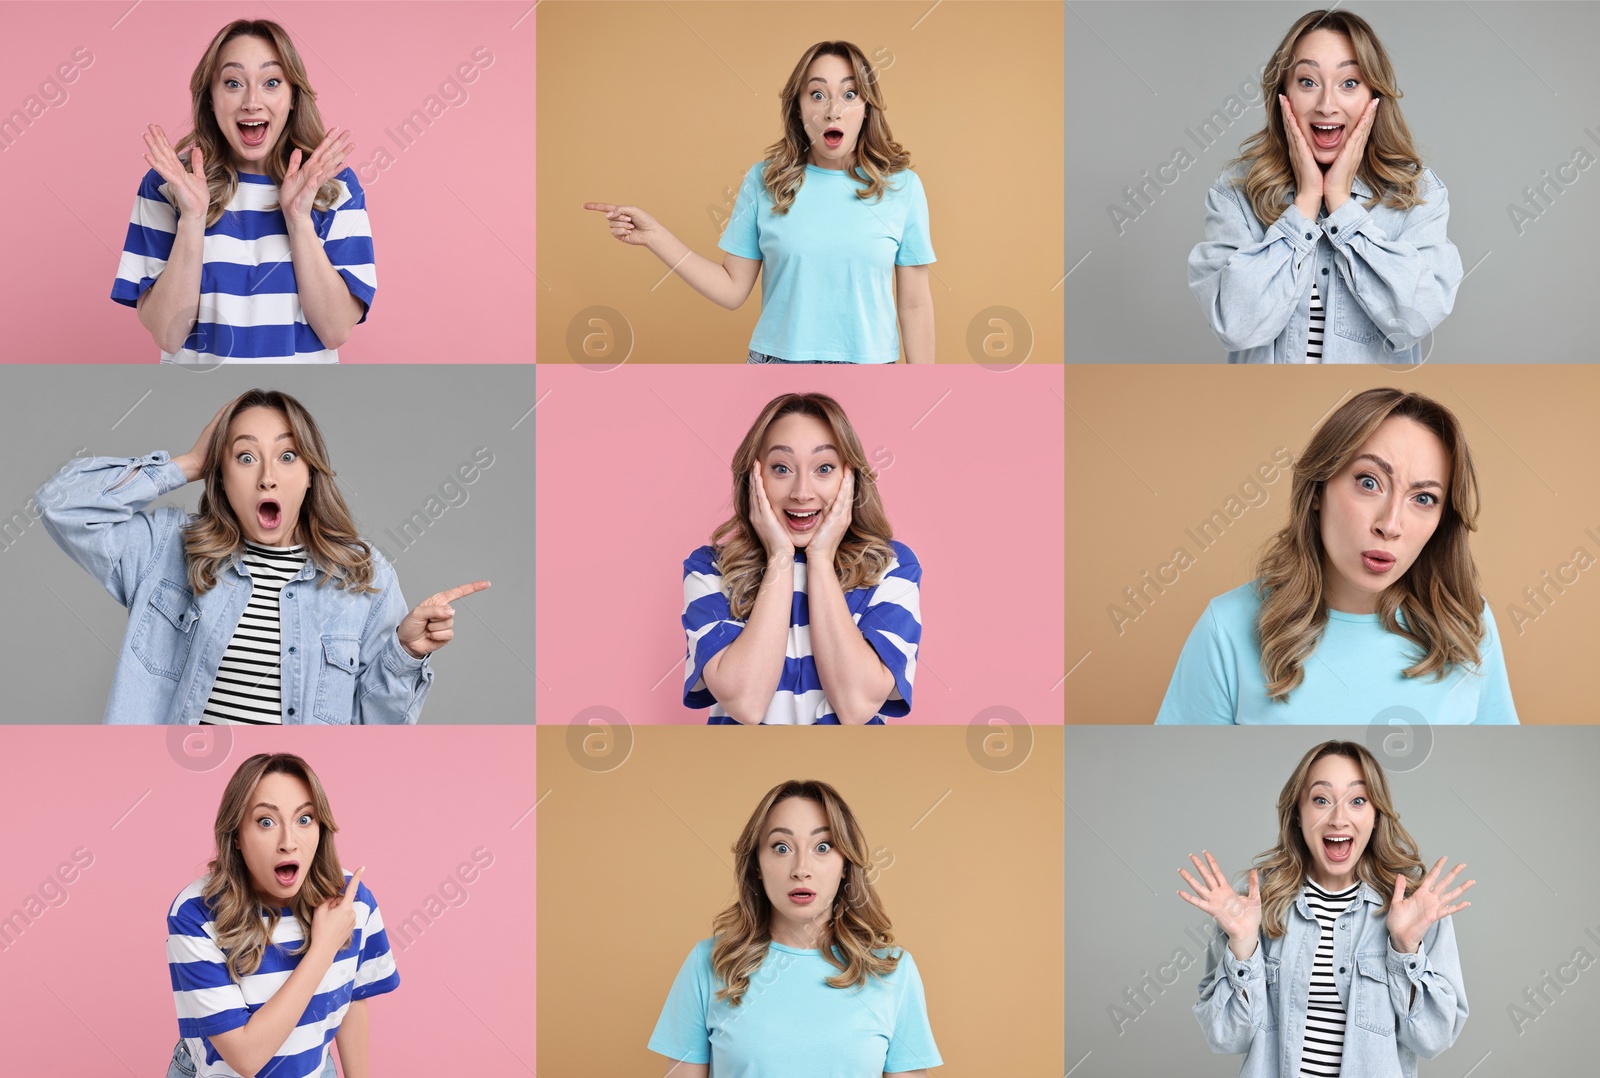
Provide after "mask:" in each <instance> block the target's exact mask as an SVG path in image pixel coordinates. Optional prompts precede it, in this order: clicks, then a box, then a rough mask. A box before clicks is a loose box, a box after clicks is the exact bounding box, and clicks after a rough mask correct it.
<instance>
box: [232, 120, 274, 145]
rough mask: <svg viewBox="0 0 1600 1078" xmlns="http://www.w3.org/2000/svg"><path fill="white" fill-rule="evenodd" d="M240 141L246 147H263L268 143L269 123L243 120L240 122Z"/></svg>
mask: <svg viewBox="0 0 1600 1078" xmlns="http://www.w3.org/2000/svg"><path fill="white" fill-rule="evenodd" d="M239 141H240V142H242V143H244V144H245V145H246V146H261V145H264V144H265V143H266V141H267V121H265V120H241V121H240V122H239Z"/></svg>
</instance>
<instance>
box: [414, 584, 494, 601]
mask: <svg viewBox="0 0 1600 1078" xmlns="http://www.w3.org/2000/svg"><path fill="white" fill-rule="evenodd" d="M488 586H489V582H488V581H487V580H477V581H474V582H473V583H471V584H462V585H461V586H460V587H458V588H451V589H450V590H449V591H441V592H440V593H439V594H437V595H435V596H433V597H432V598H430V599H429V600H428V603H453V602H455V601H456V600H457V599H460V598H463V597H465V596H468V595H472V594H474V593H476V592H480V591H482V590H483V589H484V588H487V587H488ZM424 605H428V604H424Z"/></svg>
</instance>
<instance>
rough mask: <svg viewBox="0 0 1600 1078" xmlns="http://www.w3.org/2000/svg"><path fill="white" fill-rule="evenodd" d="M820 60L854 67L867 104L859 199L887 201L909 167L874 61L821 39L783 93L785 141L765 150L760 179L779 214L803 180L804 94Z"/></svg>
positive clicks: (806, 141) (806, 155) (859, 148)
mask: <svg viewBox="0 0 1600 1078" xmlns="http://www.w3.org/2000/svg"><path fill="white" fill-rule="evenodd" d="M819 56H837V57H839V58H840V59H842V60H844V61H845V62H846V63H848V64H849V65H850V66H851V68H852V69H853V74H854V75H855V81H856V92H857V93H858V94H860V95H861V98H862V101H863V102H864V105H863V108H865V110H866V115H865V116H863V117H862V119H861V134H860V135H858V136H857V138H856V152H855V167H854V170H853V172H854V174H855V175H854V178H855V179H856V180H857V181H859V182H861V183H863V184H864V185H865V186H863V187H862V188H861V189H860V190H858V191H857V192H856V197H857V198H860V199H873V200H878V199H881V198H883V193H884V189H885V188H886V187H887V186H888V178H889V176H890V175H891V174H893V173H896V172H901V171H903V170H905V169H908V168H910V167H911V154H910V153H908V152H907V151H906V148H905V147H904V146H902V145H900V144H899V143H898V142H896V141H895V140H894V136H893V135H892V134H890V133H889V120H888V118H887V117H886V116H885V114H884V110H885V109H886V108H887V107H888V106H887V105H885V104H884V100H883V87H882V86H880V85H879V83H878V72H877V71H876V69H874V68H873V66H872V61H870V60H868V59H867V55H866V53H864V52H862V51H861V49H860V48H859V47H857V46H856V45H853V44H851V43H850V42H848V41H819V42H817V43H816V44H815V45H813V46H811V47H810V48H809V49H807V50H806V51H805V54H804V55H802V56H801V57H800V62H799V63H797V64H795V66H794V70H793V71H792V72H790V73H789V81H788V82H786V83H784V84H783V92H782V93H781V94H780V95H779V97H780V102H781V104H780V115H781V116H782V118H783V137H782V138H780V139H779V140H778V141H777V142H774V143H773V144H772V145H771V146H768V147H767V150H766V154H767V157H766V169H765V171H764V172H763V173H762V177H761V182H762V184H763V185H764V186H765V187H766V189H767V194H769V195H771V196H772V212H773V213H775V214H785V213H788V212H789V207H790V206H792V205H793V204H794V199H795V195H796V194H798V193H799V191H800V185H801V184H802V183H804V182H805V178H806V163H807V162H808V161H809V160H810V158H811V139H810V138H809V137H808V136H807V135H806V125H805V121H804V120H802V119H801V118H800V95H801V94H803V93H804V92H805V89H806V86H805V82H806V71H807V70H808V69H809V68H810V67H811V61H813V60H815V59H816V58H817V57H819Z"/></svg>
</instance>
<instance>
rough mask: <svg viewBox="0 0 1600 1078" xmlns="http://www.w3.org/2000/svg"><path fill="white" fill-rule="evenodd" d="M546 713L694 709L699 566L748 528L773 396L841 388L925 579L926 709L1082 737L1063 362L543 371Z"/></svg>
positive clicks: (953, 717)
mask: <svg viewBox="0 0 1600 1078" xmlns="http://www.w3.org/2000/svg"><path fill="white" fill-rule="evenodd" d="M537 386H538V393H539V402H540V403H539V404H538V410H537V411H536V412H535V413H534V414H535V416H536V422H537V438H538V442H537V453H538V461H539V465H538V468H539V471H538V498H539V511H538V516H537V547H536V561H537V572H538V583H537V596H538V627H537V633H538V656H539V658H538V663H537V666H536V669H537V671H538V682H539V688H538V713H537V714H538V718H539V721H540V722H541V723H567V722H571V721H572V719H573V717H574V716H575V715H577V714H578V713H579V712H580V711H582V710H583V709H585V708H588V707H591V706H602V707H609V708H613V709H615V710H617V711H619V712H620V713H621V714H622V716H623V718H624V719H625V720H626V721H627V722H629V723H662V722H667V723H704V722H705V718H706V712H705V711H691V710H689V709H687V708H685V707H684V706H683V659H684V650H685V641H684V635H683V629H682V623H681V621H680V620H679V618H680V616H681V614H682V612H683V559H684V558H686V557H687V556H688V555H689V552H690V551H692V550H693V549H694V548H695V547H697V546H700V545H702V544H704V543H707V542H709V541H710V536H711V530H712V528H714V527H715V526H716V525H717V524H719V523H720V522H721V521H723V520H724V519H726V518H727V517H728V516H730V515H731V514H732V500H731V492H732V476H731V474H730V472H729V470H728V469H729V461H730V460H731V459H732V456H733V453H734V451H735V450H736V449H737V448H738V446H739V441H740V439H742V438H743V437H744V434H745V431H746V430H747V429H748V428H749V425H750V424H751V422H753V421H754V420H755V418H756V415H757V413H759V411H760V410H761V407H762V406H763V405H764V404H765V403H766V402H767V401H768V400H770V399H771V398H772V397H774V396H776V395H778V394H779V393H785V392H791V391H794V392H806V391H813V390H817V391H821V392H824V393H830V394H832V395H833V396H834V397H835V398H836V399H838V401H839V403H840V404H841V405H843V406H844V409H845V411H846V412H847V413H848V414H849V416H850V420H851V422H852V424H854V426H855V428H856V433H857V434H858V435H859V437H860V438H861V442H862V447H863V449H864V450H865V452H866V454H867V458H868V460H870V461H874V462H875V463H876V466H877V467H878V469H879V471H880V473H881V475H880V490H881V492H882V495H883V502H884V508H885V510H886V511H887V513H888V515H889V521H890V523H891V524H892V525H893V527H894V535H895V538H896V539H897V540H899V541H900V542H903V543H905V544H906V545H907V546H909V547H911V549H912V550H913V551H914V552H915V553H916V555H917V559H918V560H919V561H920V562H921V563H922V566H923V573H924V579H923V582H922V614H923V625H924V630H923V638H922V645H921V652H920V655H919V659H918V667H917V676H916V684H915V693H914V695H913V698H912V708H911V714H910V715H909V716H907V717H906V718H905V719H898V720H891V721H893V722H896V723H966V722H971V721H972V720H973V718H974V717H975V716H976V715H977V714H978V713H979V712H980V711H982V710H984V709H985V708H988V707H990V706H995V705H999V706H1005V707H1010V708H1014V709H1016V710H1017V711H1019V712H1021V714H1022V716H1023V718H1024V719H1025V720H1026V721H1027V722H1029V723H1033V724H1036V725H1037V724H1056V723H1060V722H1061V721H1062V696H1061V689H1060V685H1061V677H1062V675H1063V674H1065V673H1066V669H1065V667H1064V665H1063V652H1062V620H1061V609H1062V595H1063V587H1064V582H1063V563H1062V557H1061V551H1062V549H1063V546H1062V544H1063V535H1062V527H1063V525H1062V520H1063V518H1062V498H1063V471H1062V468H1063V460H1064V456H1063V446H1062V418H1061V417H1062V415H1063V408H1064V404H1063V399H1062V396H1061V390H1062V368H1061V367H1060V366H1045V365H1032V364H1029V365H1024V366H1022V367H1020V368H1018V369H1016V370H1012V371H1005V372H1000V371H994V370H990V369H987V368H984V367H958V366H953V365H952V366H933V365H929V366H905V365H895V366H891V367H868V368H859V369H857V368H849V369H841V368H828V367H804V368H800V369H787V368H780V367H772V366H740V367H736V368H726V367H710V366H696V365H684V366H631V367H630V366H623V367H620V368H617V369H615V370H610V371H598V370H591V369H589V368H585V367H582V366H575V367H555V366H551V365H545V366H542V367H540V368H539V371H538V375H537Z"/></svg>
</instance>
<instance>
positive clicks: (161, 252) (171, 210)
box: [111, 169, 178, 307]
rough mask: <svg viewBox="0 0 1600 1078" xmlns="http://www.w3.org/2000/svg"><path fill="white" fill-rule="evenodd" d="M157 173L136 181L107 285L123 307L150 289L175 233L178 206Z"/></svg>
mask: <svg viewBox="0 0 1600 1078" xmlns="http://www.w3.org/2000/svg"><path fill="white" fill-rule="evenodd" d="M163 187H165V184H164V183H163V181H162V179H161V174H160V173H159V172H156V171H155V170H154V169H151V170H150V171H149V172H146V173H145V174H144V179H142V180H141V181H139V192H138V194H136V195H135V196H134V199H133V213H132V215H131V216H130V217H129V219H128V235H127V238H126V239H124V240H123V241H122V257H121V258H120V259H119V260H118V262H117V279H116V280H115V281H114V282H112V285H111V298H112V299H114V300H116V301H117V302H118V303H121V304H123V305H124V306H127V307H136V306H138V304H139V297H140V296H142V295H144V294H145V293H146V292H147V291H149V290H150V286H151V285H153V284H155V283H156V278H157V277H160V276H161V271H162V270H164V269H166V268H167V259H168V258H169V257H171V255H172V244H173V241H174V240H175V239H176V237H177V235H178V209H177V207H176V206H174V205H173V204H172V203H171V202H169V201H167V196H166V193H165V191H163V190H162V188H163Z"/></svg>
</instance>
